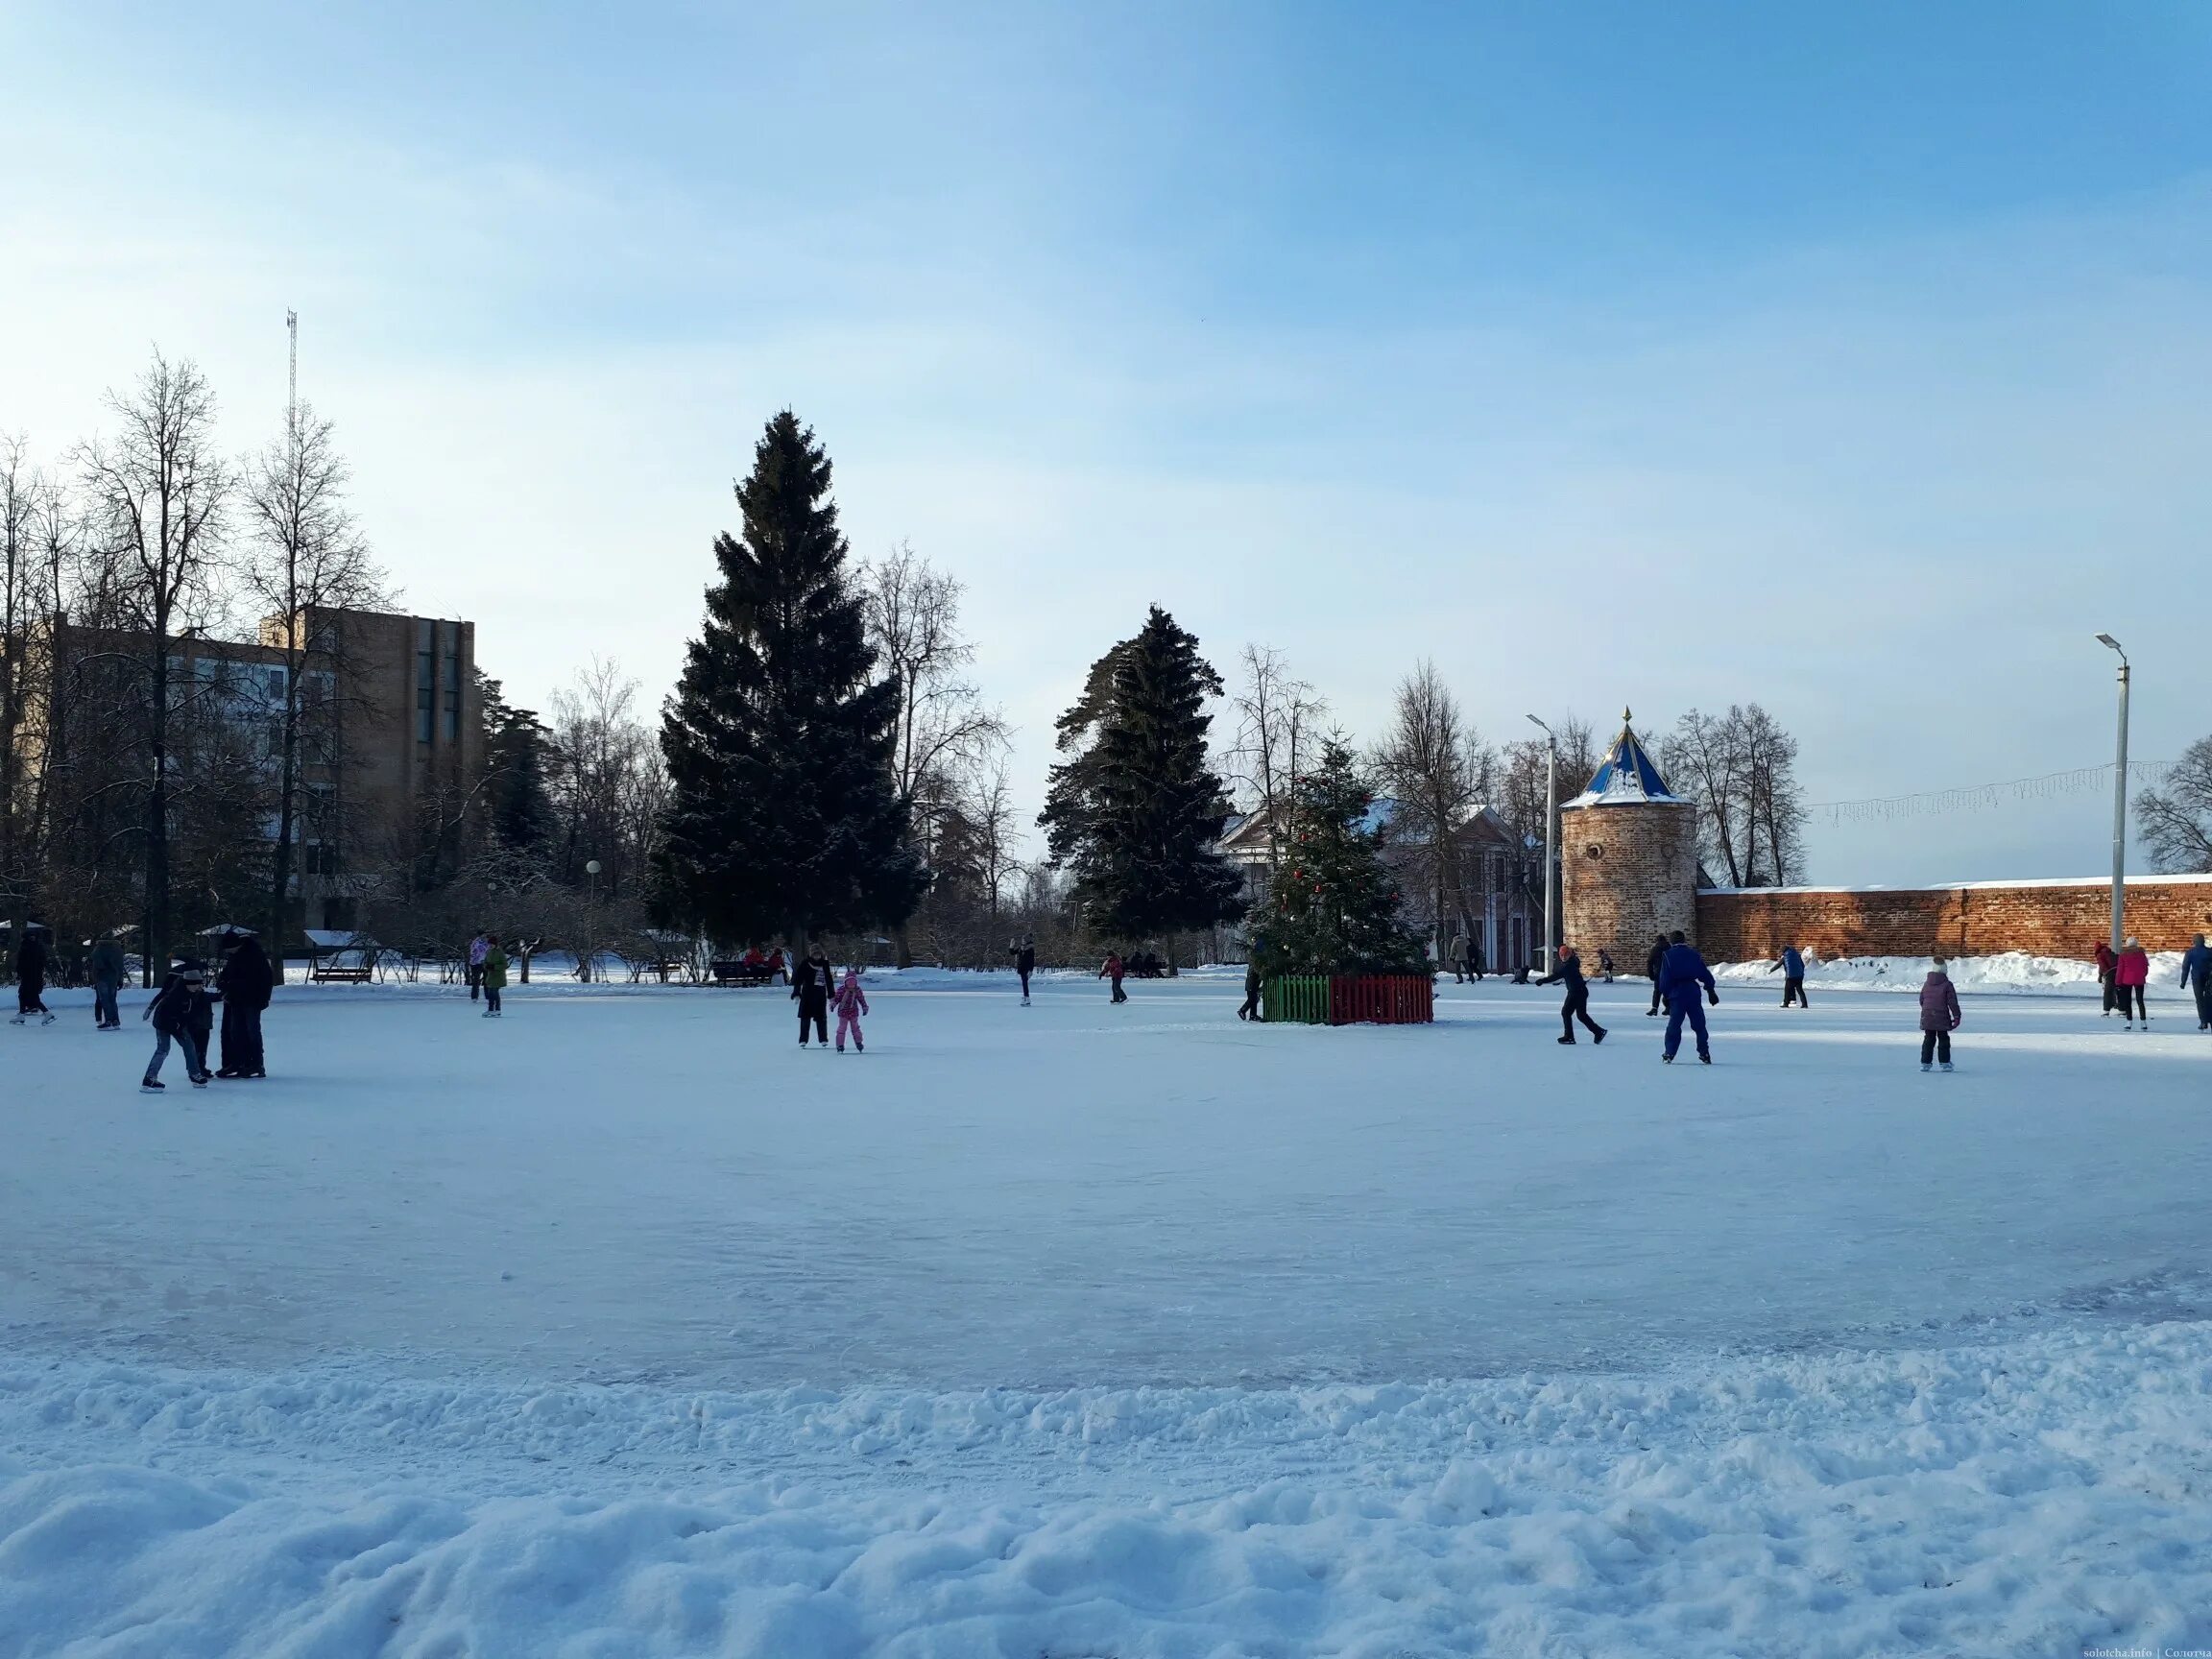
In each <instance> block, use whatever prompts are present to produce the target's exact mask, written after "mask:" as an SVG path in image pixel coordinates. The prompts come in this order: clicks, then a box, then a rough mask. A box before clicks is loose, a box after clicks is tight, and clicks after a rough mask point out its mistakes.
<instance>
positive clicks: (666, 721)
mask: <svg viewBox="0 0 2212 1659" xmlns="http://www.w3.org/2000/svg"><path fill="white" fill-rule="evenodd" d="M737 504H738V508H739V511H740V513H741V515H742V520H743V530H742V533H741V535H739V536H738V537H737V538H734V539H733V538H732V537H730V536H728V535H723V536H719V537H717V538H716V539H715V541H714V558H715V561H716V563H717V564H718V565H720V566H721V572H722V577H721V580H720V581H719V582H717V583H716V584H715V585H714V586H713V587H711V588H709V589H708V590H707V616H706V621H705V624H704V626H703V628H702V631H701V635H700V637H698V638H697V639H694V640H692V641H691V643H690V645H689V647H688V649H687V652H686V655H685V666H684V677H683V680H682V681H681V682H680V683H679V685H678V686H677V690H676V695H675V696H674V697H673V698H672V699H671V700H670V701H669V704H668V707H667V709H666V711H665V713H664V715H663V716H662V722H661V752H662V753H663V754H664V755H665V756H666V757H667V759H668V780H669V790H670V801H669V807H668V812H667V816H666V819H665V821H664V829H665V834H664V840H663V845H662V848H661V853H660V854H659V856H658V857H657V859H656V875H657V880H658V895H657V903H658V905H659V907H660V909H661V911H662V913H663V914H664V915H665V916H667V917H669V918H671V919H678V920H682V921H684V922H686V923H696V924H698V925H700V926H703V927H705V929H706V931H707V932H708V934H709V937H711V938H713V939H717V940H720V941H723V942H725V943H729V944H736V943H739V942H743V941H757V940H765V939H769V938H773V937H776V936H778V935H781V936H782V937H784V938H787V939H789V940H790V941H791V943H792V944H794V945H803V944H805V940H806V938H807V936H808V935H809V934H811V933H814V932H818V931H828V930H843V929H850V928H856V927H862V926H896V925H897V924H899V923H901V922H902V921H904V920H905V919H906V917H907V916H909V915H910V914H912V912H913V909H914V906H915V904H916V903H917V902H919V901H920V899H921V897H922V893H923V890H924V888H925V887H926V885H927V877H926V875H925V874H924V873H923V871H922V868H921V866H920V863H919V862H918V861H917V859H916V858H915V856H914V854H913V853H912V852H911V850H910V849H909V848H908V845H907V813H906V809H905V807H904V806H903V805H902V804H901V802H900V800H899V798H898V794H897V792H896V790H895V789H894V788H893V785H892V779H891V753H892V741H893V722H894V719H895V717H896V715H897V712H898V707H899V702H898V688H897V687H896V686H895V685H892V684H891V683H890V682H889V681H888V680H881V681H875V682H871V681H870V678H869V674H870V670H871V669H873V668H874V667H875V664H876V654H875V653H874V652H873V651H871V650H870V649H869V647H868V643H867V640H866V637H865V635H864V632H863V619H862V611H861V602H860V597H859V595H858V594H856V593H855V592H854V591H853V590H852V589H850V588H849V587H848V586H847V583H846V578H845V561H846V554H847V548H846V543H845V537H844V535H843V533H842V532H841V531H840V530H839V529H838V528H837V509H836V506H835V505H834V504H833V503H832V502H831V501H830V500H829V456H828V455H827V454H826V453H825V452H824V451H823V449H822V446H821V445H819V444H818V443H816V442H815V439H814V434H813V431H812V429H811V428H808V427H805V426H802V425H801V424H800V423H799V421H798V418H797V417H796V416H794V415H793V414H792V413H791V412H790V411H789V410H787V409H786V410H785V411H783V412H782V413H781V414H780V415H778V416H777V417H776V418H775V419H774V420H772V421H769V422H768V427H767V430H766V431H765V432H764V433H763V434H762V435H761V438H760V442H759V444H758V445H757V446H756V448H755V450H754V455H753V472H752V475H751V476H750V477H748V478H747V479H746V480H745V481H744V482H743V483H742V484H740V485H738V486H737Z"/></svg>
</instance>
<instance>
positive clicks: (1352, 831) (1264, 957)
mask: <svg viewBox="0 0 2212 1659" xmlns="http://www.w3.org/2000/svg"><path fill="white" fill-rule="evenodd" d="M1374 817H1375V792H1374V790H1373V789H1372V788H1371V787H1370V786H1369V785H1368V782H1367V781H1366V779H1365V778H1363V777H1362V776H1361V775H1360V770H1359V765H1358V761H1356V760H1355V759H1353V757H1352V756H1351V754H1350V753H1349V752H1348V751H1347V750H1346V749H1345V748H1344V747H1343V745H1342V744H1340V743H1336V742H1334V741H1331V742H1329V743H1327V744H1325V745H1323V747H1322V751H1321V762H1320V764H1319V765H1318V766H1316V767H1314V769H1313V770H1312V771H1310V772H1309V773H1307V774H1306V775H1305V776H1303V777H1301V778H1299V779H1297V780H1295V781H1293V783H1292V785H1291V790H1290V821H1289V824H1288V825H1287V827H1286V828H1287V829H1288V834H1287V835H1286V838H1285V853H1284V860H1283V868H1282V870H1281V872H1280V874H1278V875H1277V877H1276V878H1275V884H1274V891H1273V892H1272V893H1271V894H1270V895H1269V899H1268V902H1267V906H1266V910H1265V912H1264V919H1263V921H1262V922H1261V924H1260V925H1259V926H1256V927H1255V929H1254V932H1255V936H1256V937H1255V949H1254V959H1255V960H1256V961H1257V962H1258V963H1259V965H1260V971H1261V972H1262V974H1268V975H1274V974H1419V973H1425V972H1427V971H1428V967H1429V961H1428V953H1427V952H1426V951H1425V950H1423V949H1422V946H1421V941H1420V940H1419V939H1417V938H1416V937H1414V935H1413V934H1412V932H1411V931H1410V930H1408V929H1407V926H1405V924H1404V923H1403V922H1401V921H1400V920H1399V915H1398V906H1399V894H1398V883H1397V881H1396V879H1395V878H1393V877H1392V876H1391V874H1390V872H1389V870H1388V869H1387V868H1386V867H1385V866H1384V865H1383V836H1384V835H1385V834H1386V833H1387V830H1386V829H1384V828H1383V826H1382V825H1381V824H1378V823H1375V822H1372V820H1373V819H1374Z"/></svg>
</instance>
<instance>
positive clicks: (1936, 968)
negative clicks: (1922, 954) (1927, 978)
mask: <svg viewBox="0 0 2212 1659" xmlns="http://www.w3.org/2000/svg"><path fill="white" fill-rule="evenodd" d="M1943 968H1944V961H1943V958H1942V957H1940V956H1938V957H1936V959H1935V960H1934V961H1932V962H1930V963H1929V964H1928V972H1929V973H1931V974H1940V973H1942V972H1943Z"/></svg>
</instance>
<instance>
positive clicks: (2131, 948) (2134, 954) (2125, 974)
mask: <svg viewBox="0 0 2212 1659" xmlns="http://www.w3.org/2000/svg"><path fill="white" fill-rule="evenodd" d="M2150 982H2151V953H2150V952H2149V951H2147V950H2144V949H2143V946H2142V944H2141V942H2140V941H2137V940H2134V939H2130V940H2128V943H2127V944H2126V945H2124V946H2122V947H2121V950H2120V960H2119V961H2118V962H2116V963H2114V964H2113V967H2112V995H2113V998H2115V999H2116V1000H2117V1001H2118V1002H2119V1004H2120V1018H2121V1019H2123V1020H2125V1021H2127V1022H2128V1030H2130V1031H2132V1030H2134V1029H2135V1022H2136V1021H2138V1020H2140V1021H2142V1022H2143V1024H2144V1028H2145V1029H2149V1028H2150V1024H2151V1011H2150V1009H2148V1008H2146V1007H2144V1005H2143V987H2144V986H2145V985H2148V984H2149V983H2150ZM2130 998H2132V999H2133V1000H2132V1002H2130V1000H2129V999H2130Z"/></svg>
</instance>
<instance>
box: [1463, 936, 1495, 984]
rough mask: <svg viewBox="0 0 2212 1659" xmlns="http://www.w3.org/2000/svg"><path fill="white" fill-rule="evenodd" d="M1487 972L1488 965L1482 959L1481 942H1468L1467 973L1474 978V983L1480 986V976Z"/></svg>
mask: <svg viewBox="0 0 2212 1659" xmlns="http://www.w3.org/2000/svg"><path fill="white" fill-rule="evenodd" d="M1489 971H1490V965H1489V964H1488V963H1487V962H1485V961H1484V960H1483V959H1482V941H1481V940H1479V939H1470V940H1468V941H1467V972H1468V974H1470V975H1471V976H1472V977H1473V978H1474V981H1475V983H1476V984H1478V985H1479V984H1481V983H1482V975H1483V974H1487V973H1488V972H1489Z"/></svg>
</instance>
